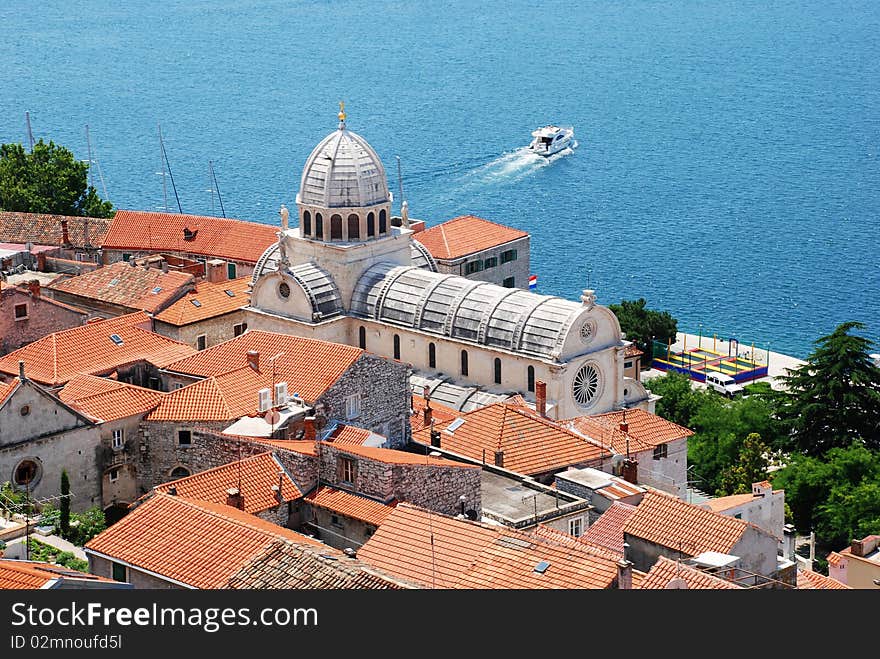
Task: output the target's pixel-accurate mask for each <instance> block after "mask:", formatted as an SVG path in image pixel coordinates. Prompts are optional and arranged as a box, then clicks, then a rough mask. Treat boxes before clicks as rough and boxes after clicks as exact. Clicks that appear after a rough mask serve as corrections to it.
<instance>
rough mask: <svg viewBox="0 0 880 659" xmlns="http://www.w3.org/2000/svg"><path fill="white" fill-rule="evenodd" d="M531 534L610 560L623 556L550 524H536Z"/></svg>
mask: <svg viewBox="0 0 880 659" xmlns="http://www.w3.org/2000/svg"><path fill="white" fill-rule="evenodd" d="M532 535H534V536H536V537H538V538H541V539H542V540H546V541H547V542H556V543H558V544H560V545H563V546H565V547H575V548H577V549H581V550H582V551H586V552H587V553H589V554H594V555H596V556H602V557H603V558H607V559H609V560H612V561H619V560H620V559H621V558H623V553H622V552H615V551H612V550H610V549H608V548H606V547H603V546H601V545H597V544H594V543H592V542H590V541H589V540H586V539H585V538H584V536H581V537H579V538H575V537H574V536H573V535H570V534H568V533H566V532H565V531H560V530H558V529H554V528H553V527H552V526H545V525H544V524H538V526H536V527H535V528H534V529H533V530H532Z"/></svg>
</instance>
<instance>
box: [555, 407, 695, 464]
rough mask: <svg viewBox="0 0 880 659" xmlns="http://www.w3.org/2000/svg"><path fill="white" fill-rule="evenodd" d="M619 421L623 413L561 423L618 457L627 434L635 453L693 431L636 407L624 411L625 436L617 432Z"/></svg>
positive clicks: (621, 453)
mask: <svg viewBox="0 0 880 659" xmlns="http://www.w3.org/2000/svg"><path fill="white" fill-rule="evenodd" d="M621 421H623V410H620V411H617V412H606V413H605V414H595V415H592V416H579V417H575V418H573V419H568V420H566V421H564V422H563V423H565V424H566V425H569V426H570V427H571V428H572V430H574V431H576V432H578V433H580V434H582V435H585V436H587V437H592V438H593V439H595V440H596V441H597V442H599V443H600V444H601V445H602V446H611V447H612V448H613V450H614V452H615V453H617V454H619V455H625V454H626V444H627V437H626V435H627V434H628V435H629V450H630V452H636V453H637V452H639V451H648V450H653V449H654V447H655V446H658V445H660V444H666V443H668V442H672V441H675V440H677V439H682V438H684V437H690V436H691V435H693V434H694V431H693V430H689V429H688V428H685V427H684V426H680V425H678V424H676V423H672V421H667V420H666V419H664V418H663V417H660V416H657V415H656V414H651V413H650V412H645V411H644V410H642V409H638V408H634V409H631V410H627V411H626V422H627V424H628V426H629V429H628V431H627V433H626V434H625V433H623V432H622V431H621V430H620V422H621Z"/></svg>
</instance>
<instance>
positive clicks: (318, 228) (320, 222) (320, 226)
mask: <svg viewBox="0 0 880 659" xmlns="http://www.w3.org/2000/svg"><path fill="white" fill-rule="evenodd" d="M315 238H317V239H318V240H324V217H323V216H322V215H321V214H320V213H315Z"/></svg>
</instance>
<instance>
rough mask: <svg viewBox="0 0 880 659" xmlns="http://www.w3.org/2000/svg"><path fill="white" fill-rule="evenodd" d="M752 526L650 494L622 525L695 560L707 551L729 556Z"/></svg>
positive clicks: (654, 492)
mask: <svg viewBox="0 0 880 659" xmlns="http://www.w3.org/2000/svg"><path fill="white" fill-rule="evenodd" d="M750 526H751V525H750V524H748V523H746V522H744V521H742V520H739V519H735V518H733V517H728V516H727V515H720V514H718V513H713V512H712V511H710V510H705V509H704V508H700V507H699V506H694V505H691V504H689V503H686V502H684V501H682V500H681V499H677V498H675V497H673V496H670V495H668V494H661V493H660V492H658V491H655V490H649V491H648V492H647V493H646V494H645V498H644V499H642V501H641V503H640V504H639V505H638V507H637V508H636V511H635V512H634V513H633V514H632V515H630V517H629V519H628V520H627V521H626V523H625V524H624V525H623V531H624V533H628V534H630V535H633V536H635V537H637V538H642V539H644V540H647V541H648V542H651V543H654V544H658V545H662V546H663V547H668V548H670V549H675V550H678V549H679V547H680V548H681V551H682V552H683V553H685V554H687V555H689V556H696V555H697V554H700V553H702V552H704V551H717V552H721V553H723V554H726V553H729V552H730V550H731V549H732V548H733V547H734V545H736V543H737V542H739V540H740V538H742V536H743V533H745V531H746V529H747V528H749V527H750Z"/></svg>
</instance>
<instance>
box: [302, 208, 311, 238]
mask: <svg viewBox="0 0 880 659" xmlns="http://www.w3.org/2000/svg"><path fill="white" fill-rule="evenodd" d="M303 235H304V236H311V235H312V214H311V213H310V212H308V211H303Z"/></svg>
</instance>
